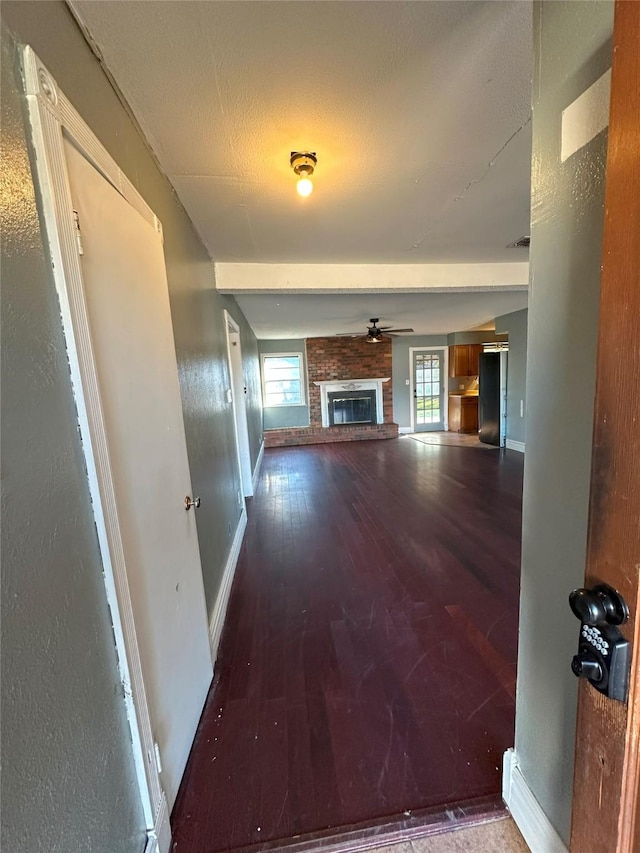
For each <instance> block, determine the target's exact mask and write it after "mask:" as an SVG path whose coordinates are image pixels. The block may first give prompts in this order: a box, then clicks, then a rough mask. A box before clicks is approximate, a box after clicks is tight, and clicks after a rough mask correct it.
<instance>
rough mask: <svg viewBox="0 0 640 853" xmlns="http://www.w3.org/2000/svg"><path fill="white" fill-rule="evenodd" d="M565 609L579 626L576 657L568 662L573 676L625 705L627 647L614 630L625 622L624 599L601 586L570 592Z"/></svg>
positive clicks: (613, 590) (628, 656)
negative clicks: (567, 609)
mask: <svg viewBox="0 0 640 853" xmlns="http://www.w3.org/2000/svg"><path fill="white" fill-rule="evenodd" d="M569 605H570V607H571V610H572V611H573V613H574V615H575V616H576V617H577V618H578V619H579V620H580V623H581V624H580V640H579V643H578V653H577V654H576V655H574V656H573V660H572V661H571V669H572V670H573V673H574V675H577V676H578V677H582V678H586V679H587V680H588V681H589V682H590V683H591V684H592V685H593V686H594V687H595V688H596V690H599V691H600V693H603V694H604V695H605V696H608V697H609V698H610V699H617V700H619V701H620V702H625V701H626V699H627V692H628V689H629V669H630V664H631V644H630V643H629V641H628V640H625V638H624V636H623V635H622V633H621V632H620V630H619V628H618V625H622V624H623V623H624V622H626V621H627V619H628V618H629V608H628V607H627V604H626V602H625V600H624V598H623V597H622V596H621V595H620V593H619V592H618V591H617V590H615V589H613V587H611V586H609V585H608V584H605V583H601V584H597V585H596V586H594V587H593V589H574V590H573V592H572V593H571V594H570V596H569Z"/></svg>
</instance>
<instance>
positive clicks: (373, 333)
mask: <svg viewBox="0 0 640 853" xmlns="http://www.w3.org/2000/svg"><path fill="white" fill-rule="evenodd" d="M369 322H370V323H371V325H370V326H368V327H367V334H366V335H365V334H364V333H363V332H337V333H336V337H348V338H362V337H364V338H365V340H366V341H367V342H368V343H370V344H377V343H379V342H380V341H382V340H383V339H384V338H385V337H386V336H389V337H393V336H394V335H399V334H401V333H402V332H413V329H394V328H393V326H378V325H377V323H378V317H372V318H371V319H370V320H369Z"/></svg>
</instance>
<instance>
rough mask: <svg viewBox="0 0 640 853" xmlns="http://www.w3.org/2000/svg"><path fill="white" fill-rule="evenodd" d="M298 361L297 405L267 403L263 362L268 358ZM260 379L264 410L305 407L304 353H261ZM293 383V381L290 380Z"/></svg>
mask: <svg viewBox="0 0 640 853" xmlns="http://www.w3.org/2000/svg"><path fill="white" fill-rule="evenodd" d="M293 357H296V358H297V359H298V363H299V365H300V402H299V403H267V388H266V377H265V361H266V360H267V359H268V358H293ZM260 379H261V382H262V400H263V405H264V408H265V409H291V408H299V407H300V406H306V405H307V394H306V371H305V361H304V353H302V352H263V353H260ZM292 381H295V380H292Z"/></svg>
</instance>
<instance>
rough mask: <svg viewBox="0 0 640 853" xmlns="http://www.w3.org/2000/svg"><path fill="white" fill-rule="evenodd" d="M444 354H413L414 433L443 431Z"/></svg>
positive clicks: (427, 352)
mask: <svg viewBox="0 0 640 853" xmlns="http://www.w3.org/2000/svg"><path fill="white" fill-rule="evenodd" d="M443 362H444V353H443V351H442V350H431V351H427V350H425V351H424V352H414V353H413V423H414V429H415V431H416V432H424V431H427V430H433V431H435V430H443V429H444V401H445V398H444V373H443V366H444V365H443Z"/></svg>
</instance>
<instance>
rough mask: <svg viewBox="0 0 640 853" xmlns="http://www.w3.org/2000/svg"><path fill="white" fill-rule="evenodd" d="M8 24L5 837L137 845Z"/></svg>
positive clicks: (103, 609) (19, 849) (29, 845)
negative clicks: (14, 73)
mask: <svg viewBox="0 0 640 853" xmlns="http://www.w3.org/2000/svg"><path fill="white" fill-rule="evenodd" d="M14 67H15V48H14V45H13V42H12V40H11V39H10V38H9V36H8V34H7V33H6V32H5V30H4V29H3V31H2V120H1V128H2V164H3V165H2V168H3V206H2V467H3V470H2V764H3V779H2V849H3V850H6V851H11V853H27V851H28V853H38V852H39V851H43V853H44V851H51V853H53V851H57V853H69V851H76V850H77V851H80V850H83V851H89V850H90V851H92V853H132V851H141V850H142V849H143V847H144V838H145V833H144V821H143V816H142V811H141V806H140V802H139V797H138V789H137V783H136V780H135V776H134V773H133V764H132V756H131V748H130V745H129V740H130V734H129V728H128V724H127V721H126V718H125V714H124V703H123V701H122V687H121V685H120V678H119V675H118V669H117V663H116V654H115V647H114V643H113V635H112V632H111V622H110V617H109V612H108V609H107V604H106V598H105V593H104V583H103V580H102V567H101V563H100V554H99V553H98V544H97V539H96V534H95V527H94V522H93V516H92V514H91V501H90V497H89V489H88V486H87V480H86V475H85V469H84V458H83V455H82V449H81V447H80V442H79V439H78V431H77V428H76V417H75V412H74V402H73V398H72V395H71V383H70V380H69V368H68V365H67V357H66V351H65V344H64V340H63V337H62V328H61V325H60V314H59V308H58V304H57V299H56V293H55V290H54V287H53V283H52V281H51V276H50V273H49V269H48V264H47V262H46V259H45V250H44V248H43V242H42V237H41V234H40V225H39V222H38V213H37V210H36V204H35V198H34V191H33V185H32V182H31V172H30V166H29V160H28V155H27V150H26V146H25V130H24V124H23V117H22V113H21V104H20V101H19V98H18V87H17V81H16V79H15V78H14V76H13V68H14Z"/></svg>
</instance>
